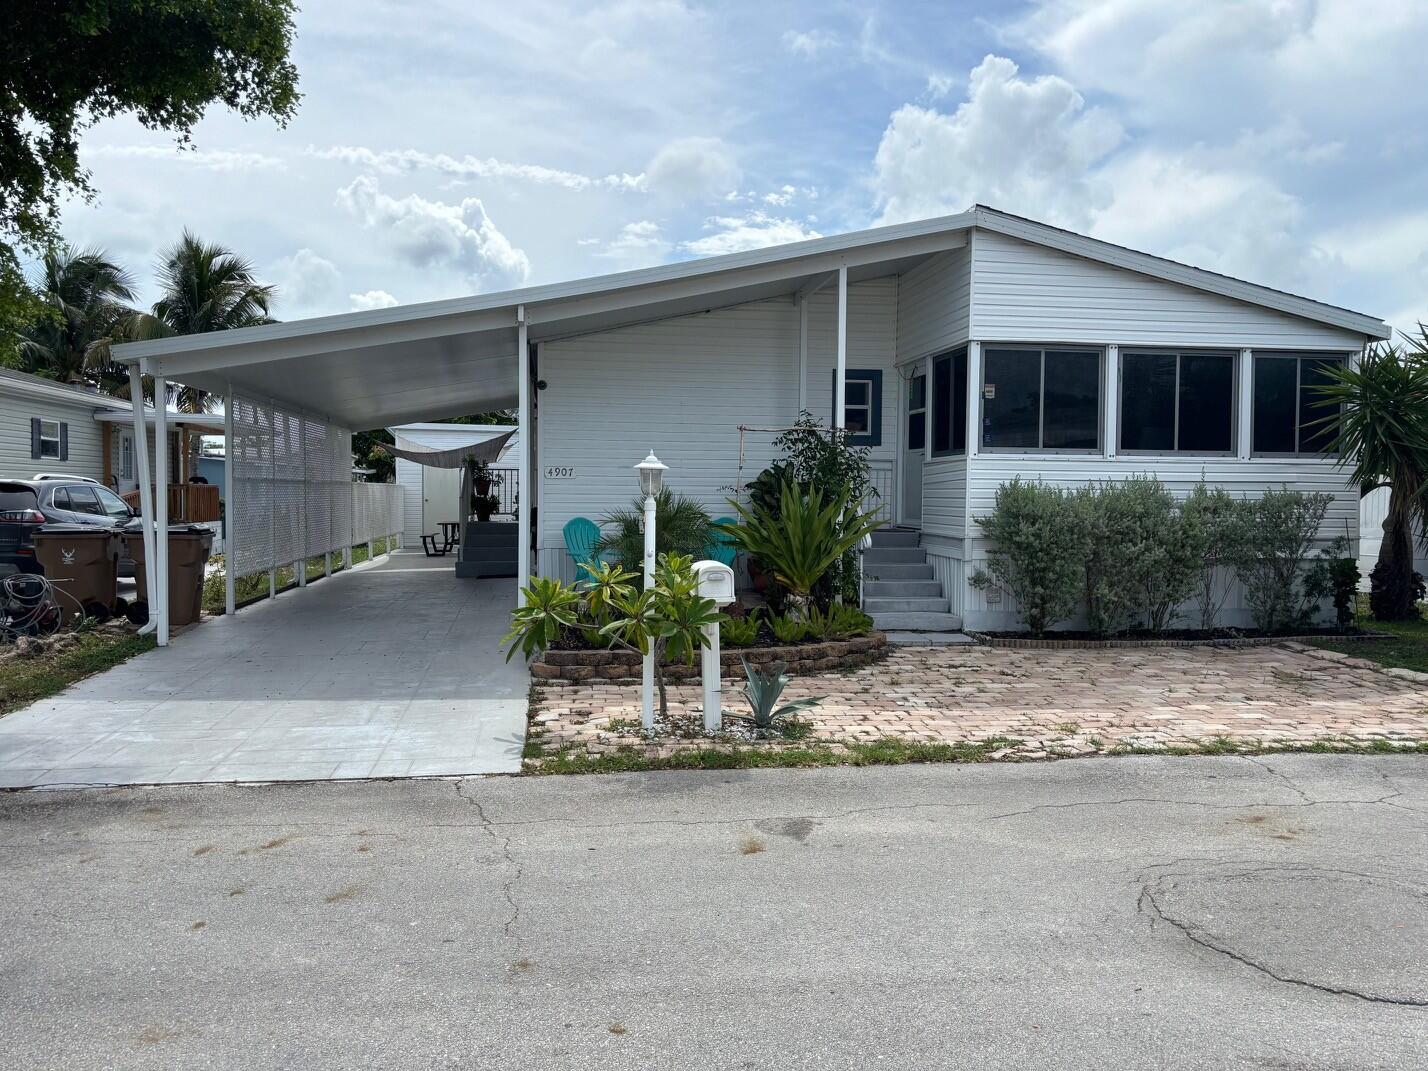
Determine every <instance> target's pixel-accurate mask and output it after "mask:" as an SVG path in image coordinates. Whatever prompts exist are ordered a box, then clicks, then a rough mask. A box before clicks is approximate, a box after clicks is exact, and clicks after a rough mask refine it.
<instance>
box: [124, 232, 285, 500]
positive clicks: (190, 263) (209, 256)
mask: <svg viewBox="0 0 1428 1071" xmlns="http://www.w3.org/2000/svg"><path fill="white" fill-rule="evenodd" d="M158 281H159V288H160V290H161V291H162V293H161V295H160V297H159V300H158V301H156V302H154V307H153V311H152V312H151V313H137V314H135V315H134V316H133V317H131V318H130V320H129V322H128V323H127V324H126V325H125V331H124V334H125V337H126V338H127V339H131V340H139V339H153V338H170V337H172V336H175V335H199V334H206V333H207V332H209V331H231V330H233V329H234V328H238V327H253V326H256V325H258V324H270V323H274V322H276V321H274V320H273V318H272V317H271V316H269V315H268V311H269V307H270V305H271V303H272V300H273V294H274V291H275V288H274V287H271V286H264V285H262V284H261V283H259V282H258V281H257V279H256V278H255V277H254V272H253V265H252V263H251V262H249V261H247V260H245V259H244V258H242V257H240V256H238V255H237V254H236V253H234V252H232V251H231V250H228V249H225V248H223V246H221V245H213V244H209V243H206V242H202V241H200V240H199V239H198V238H197V237H195V236H194V235H193V234H192V233H190V232H189V231H187V230H186V231H184V232H183V237H182V238H180V239H179V240H178V241H177V242H175V243H174V245H173V247H172V248H170V249H169V250H168V251H167V252H165V253H164V255H163V258H162V259H161V260H160V261H159V269H158ZM174 400H175V405H176V406H177V408H178V410H179V412H181V413H207V412H209V411H211V410H212V409H213V407H214V399H213V398H212V397H211V396H210V395H208V394H206V393H205V392H203V391H201V390H198V389H197V388H195V387H188V386H179V388H178V391H177V394H176V396H175V399H174ZM198 450H199V439H198V436H194V437H193V439H192V441H191V442H190V444H189V471H191V472H196V471H197V470H198Z"/></svg>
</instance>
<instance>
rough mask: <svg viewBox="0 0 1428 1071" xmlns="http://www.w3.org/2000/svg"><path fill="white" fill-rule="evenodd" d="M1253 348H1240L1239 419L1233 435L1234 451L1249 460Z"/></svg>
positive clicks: (1252, 440) (1252, 417) (1252, 416)
mask: <svg viewBox="0 0 1428 1071" xmlns="http://www.w3.org/2000/svg"><path fill="white" fill-rule="evenodd" d="M1253 391H1254V350H1249V349H1245V350H1240V374H1239V401H1240V404H1239V414H1238V415H1239V420H1238V427H1237V429H1236V435H1235V440H1236V441H1235V453H1236V454H1237V455H1238V456H1239V457H1240V458H1242V459H1244V460H1246V461H1247V460H1249V457H1250V455H1251V454H1252V453H1253V452H1254V397H1253Z"/></svg>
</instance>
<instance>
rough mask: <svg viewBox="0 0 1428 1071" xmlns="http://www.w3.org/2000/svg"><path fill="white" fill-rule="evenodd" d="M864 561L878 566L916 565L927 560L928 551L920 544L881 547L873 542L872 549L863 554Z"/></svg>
mask: <svg viewBox="0 0 1428 1071" xmlns="http://www.w3.org/2000/svg"><path fill="white" fill-rule="evenodd" d="M863 561H864V562H866V563H867V564H868V565H870V566H873V567H876V566H879V565H916V564H918V563H919V562H926V561H927V552H926V551H925V550H923V549H922V548H921V547H919V546H911V547H902V546H895V547H880V546H878V545H877V544H876V543H874V544H873V547H872V549H871V550H868V551H867V552H865V553H864V554H863Z"/></svg>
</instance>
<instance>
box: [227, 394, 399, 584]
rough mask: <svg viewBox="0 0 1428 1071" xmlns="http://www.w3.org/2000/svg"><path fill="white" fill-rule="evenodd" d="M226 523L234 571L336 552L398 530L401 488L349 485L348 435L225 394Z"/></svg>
mask: <svg viewBox="0 0 1428 1071" xmlns="http://www.w3.org/2000/svg"><path fill="white" fill-rule="evenodd" d="M228 448H229V450H231V451H232V453H233V487H232V492H231V493H230V495H229V496H228V498H229V501H228V506H227V509H228V523H229V530H230V531H231V532H232V533H233V544H234V546H233V550H232V553H233V554H234V564H235V566H236V571H237V573H238V574H240V575H243V574H247V573H256V572H261V571H263V570H266V569H272V568H276V567H277V566H280V565H287V564H288V563H290V562H294V561H296V560H298V559H299V558H305V557H306V558H311V557H314V556H316V555H318V554H324V553H326V552H328V551H341V550H344V549H345V548H347V547H350V546H352V545H353V544H355V543H365V542H367V541H369V540H372V539H380V538H382V537H384V536H388V535H391V534H393V533H395V532H397V531H399V530H400V529H401V488H399V487H397V486H396V485H395V484H380V483H353V482H352V433H351V432H350V431H348V430H347V429H346V428H340V427H338V426H336V425H335V424H328V423H326V422H325V421H322V420H319V419H317V418H316V417H313V416H308V415H306V414H300V413H293V412H289V411H287V410H284V409H281V408H279V407H277V406H275V405H272V404H270V403H267V402H258V401H254V400H253V399H251V398H244V397H241V396H238V395H234V397H233V441H232V442H231V443H229V445H228Z"/></svg>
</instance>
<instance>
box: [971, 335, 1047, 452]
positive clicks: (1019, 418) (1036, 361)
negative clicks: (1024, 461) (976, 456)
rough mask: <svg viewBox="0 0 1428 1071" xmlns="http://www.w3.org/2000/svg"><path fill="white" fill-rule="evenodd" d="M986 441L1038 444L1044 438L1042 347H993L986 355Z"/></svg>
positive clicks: (992, 446) (990, 445)
mask: <svg viewBox="0 0 1428 1071" xmlns="http://www.w3.org/2000/svg"><path fill="white" fill-rule="evenodd" d="M983 364H984V368H983V373H982V375H983V380H982V382H983V383H984V384H985V387H984V389H983V391H982V444H983V445H984V446H986V447H987V448H988V449H995V448H997V447H1033V448H1034V447H1036V446H1038V445H1039V444H1040V440H1041V351H1040V350H1007V349H1000V350H993V349H989V350H987V351H986V353H985V354H984V355H983Z"/></svg>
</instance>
